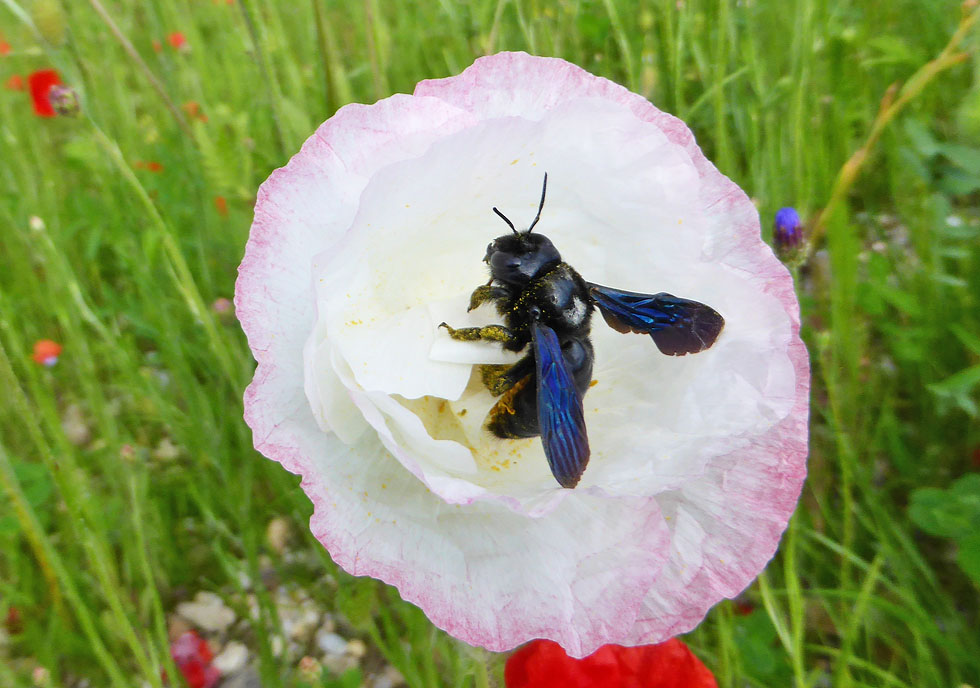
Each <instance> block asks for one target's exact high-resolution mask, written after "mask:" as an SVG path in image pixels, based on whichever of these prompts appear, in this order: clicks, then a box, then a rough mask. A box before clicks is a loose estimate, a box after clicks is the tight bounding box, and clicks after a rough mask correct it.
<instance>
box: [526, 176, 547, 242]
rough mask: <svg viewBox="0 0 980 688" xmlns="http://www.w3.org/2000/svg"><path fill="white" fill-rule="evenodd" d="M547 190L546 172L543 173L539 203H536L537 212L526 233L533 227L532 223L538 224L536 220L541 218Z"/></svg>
mask: <svg viewBox="0 0 980 688" xmlns="http://www.w3.org/2000/svg"><path fill="white" fill-rule="evenodd" d="M547 191H548V173H547V172H545V173H544V184H542V185H541V203H539V204H538V214H537V215H535V216H534V222H532V223H531V226H530V227H528V228H527V233H528V234H530V233H531V230H532V229H534V225H536V224H538V220H540V219H541V211H542V210H543V209H544V195H545V193H547Z"/></svg>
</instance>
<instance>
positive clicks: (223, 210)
mask: <svg viewBox="0 0 980 688" xmlns="http://www.w3.org/2000/svg"><path fill="white" fill-rule="evenodd" d="M214 207H215V208H216V209H217V211H218V215H220V216H221V217H228V201H226V200H225V197H224V196H215V197H214Z"/></svg>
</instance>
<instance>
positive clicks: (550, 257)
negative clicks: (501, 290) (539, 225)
mask: <svg viewBox="0 0 980 688" xmlns="http://www.w3.org/2000/svg"><path fill="white" fill-rule="evenodd" d="M483 260H485V261H486V262H487V263H488V264H489V265H490V274H491V275H492V276H493V278H494V279H496V280H500V281H501V282H506V283H507V284H525V283H527V282H528V281H529V280H530V279H531V278H533V277H534V276H535V275H537V274H538V273H539V272H541V271H542V270H544V269H545V268H548V267H551V266H552V265H554V264H555V263H560V262H561V256H560V255H559V254H558V249H556V248H555V245H554V244H553V243H551V239H549V238H548V237H546V236H545V235H544V234H532V233H530V232H521V233H520V234H505V235H504V236H502V237H498V238H496V239H494V241H493V243H492V244H490V245H489V246H487V255H486V256H484V258H483Z"/></svg>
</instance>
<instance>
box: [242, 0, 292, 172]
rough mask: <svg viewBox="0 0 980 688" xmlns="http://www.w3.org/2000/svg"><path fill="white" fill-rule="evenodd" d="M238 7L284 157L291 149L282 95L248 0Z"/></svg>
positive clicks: (243, 0) (244, 0)
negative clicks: (284, 124)
mask: <svg viewBox="0 0 980 688" xmlns="http://www.w3.org/2000/svg"><path fill="white" fill-rule="evenodd" d="M238 7H239V8H240V9H241V11H242V17H243V18H244V19H245V28H246V29H247V30H248V35H249V38H251V39H252V47H253V48H254V49H255V54H254V57H255V63H256V65H257V66H258V68H259V72H261V73H262V81H263V82H264V83H265V91H266V97H267V98H268V99H269V111H270V112H271V113H272V122H273V124H275V131H276V140H277V142H278V143H279V150H280V152H281V153H282V155H283V157H287V156H288V155H289V149H288V148H287V147H286V135H285V134H284V133H283V130H282V118H281V117H279V100H280V97H279V94H278V93H276V91H275V88H274V87H273V81H272V74H271V72H270V71H269V63H268V62H266V59H265V52H264V51H263V50H262V41H260V40H259V32H258V30H257V29H256V28H255V22H254V21H253V20H252V12H251V10H249V9H248V2H247V0H239V2H238Z"/></svg>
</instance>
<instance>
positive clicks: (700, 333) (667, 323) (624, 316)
mask: <svg viewBox="0 0 980 688" xmlns="http://www.w3.org/2000/svg"><path fill="white" fill-rule="evenodd" d="M589 293H590V294H591V295H592V300H593V301H594V302H595V304H596V305H597V306H598V307H599V312H600V313H602V317H603V319H604V320H605V321H606V324H607V325H609V327H611V328H613V329H614V330H616V331H617V332H636V333H637V334H648V335H650V337H652V338H653V341H654V343H656V345H657V348H658V349H660V351H661V352H663V353H665V354H667V355H668V356H683V355H684V354H695V353H697V352H699V351H704V350H705V349H707V348H709V347H710V346H711V345H712V344H714V343H715V340H716V339H718V335H719V334H720V333H721V330H722V328H723V327H724V326H725V319H724V318H723V317H721V315H720V314H719V313H718V311H716V310H715V309H714V308H712V307H711V306H707V305H705V304H703V303H699V302H697V301H691V300H689V299H681V298H678V297H676V296H674V295H673V294H668V293H666V292H660V293H659V294H640V293H637V292H632V291H623V290H621V289H613V288H611V287H604V286H602V285H600V284H592V283H591V282H589Z"/></svg>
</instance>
